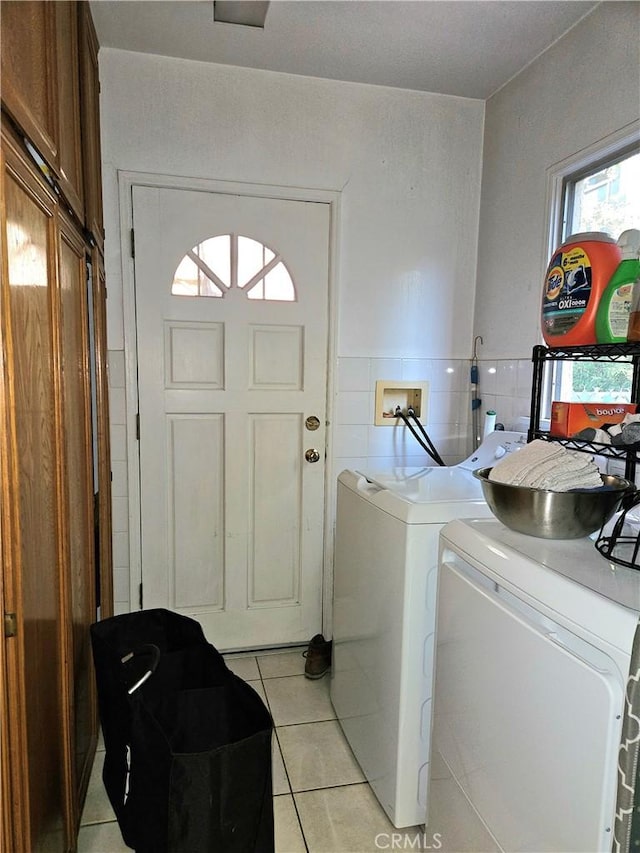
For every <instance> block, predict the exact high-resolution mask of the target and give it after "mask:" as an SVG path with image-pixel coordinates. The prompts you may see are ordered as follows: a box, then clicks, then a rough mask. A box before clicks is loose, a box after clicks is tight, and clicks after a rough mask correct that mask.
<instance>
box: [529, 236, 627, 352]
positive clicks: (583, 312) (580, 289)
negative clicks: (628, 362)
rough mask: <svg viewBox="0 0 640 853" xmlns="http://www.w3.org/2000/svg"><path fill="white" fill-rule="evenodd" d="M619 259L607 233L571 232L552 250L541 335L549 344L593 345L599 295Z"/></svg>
mask: <svg viewBox="0 0 640 853" xmlns="http://www.w3.org/2000/svg"><path fill="white" fill-rule="evenodd" d="M621 259H622V253H621V251H620V247H619V246H618V245H617V243H616V241H615V240H614V239H613V238H612V237H610V236H609V235H608V234H604V233H602V232H600V231H589V232H585V233H583V234H573V235H572V236H571V237H568V238H567V239H566V240H565V242H564V243H563V244H562V245H561V246H560V248H558V249H556V251H555V252H554V253H553V256H552V258H551V261H550V262H549V266H548V268H547V274H546V276H545V281H544V291H543V294H542V335H543V337H544V339H545V341H546V343H547V345H548V346H550V347H575V346H586V345H587V344H595V343H596V341H597V337H596V315H597V313H598V305H599V303H600V298H601V296H602V294H603V293H604V291H605V290H606V287H607V284H608V283H609V280H610V278H611V276H612V275H613V274H614V272H615V271H616V269H617V267H618V264H619V263H620V261H621Z"/></svg>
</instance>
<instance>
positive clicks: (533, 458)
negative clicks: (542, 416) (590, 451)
mask: <svg viewBox="0 0 640 853" xmlns="http://www.w3.org/2000/svg"><path fill="white" fill-rule="evenodd" d="M489 479H490V480H493V481H495V482H497V483H507V484H508V485H512V486H528V487H530V488H534V489H547V490H549V491H553V492H568V491H569V490H571V489H595V488H599V487H600V486H602V478H601V476H600V472H599V470H598V466H597V465H596V464H595V462H594V461H593V458H592V457H591V456H587V455H586V454H584V453H579V452H577V451H573V450H567V449H566V448H565V447H563V446H562V445H561V444H553V443H551V442H547V441H541V440H540V439H535V440H534V441H532V442H530V443H529V444H527V445H526V446H525V447H523V448H522V450H519V451H518V453H511V454H510V455H509V456H506V457H505V458H504V459H502V460H501V461H500V462H498V463H497V464H496V465H494V467H493V468H492V469H491V472H490V473H489Z"/></svg>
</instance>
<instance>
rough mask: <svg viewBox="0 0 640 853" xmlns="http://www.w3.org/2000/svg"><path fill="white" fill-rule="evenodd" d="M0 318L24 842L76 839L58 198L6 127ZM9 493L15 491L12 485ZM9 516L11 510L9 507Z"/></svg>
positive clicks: (13, 698)
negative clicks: (71, 803) (58, 331)
mask: <svg viewBox="0 0 640 853" xmlns="http://www.w3.org/2000/svg"><path fill="white" fill-rule="evenodd" d="M4 131H5V128H4V127H3V151H4V158H5V159H4V167H5V168H4V170H3V175H2V178H3V184H4V187H3V189H4V209H3V210H2V223H1V224H2V236H3V238H4V240H3V242H4V246H5V247H6V248H5V252H6V255H5V256H4V257H3V273H4V274H3V276H2V300H1V305H2V328H3V353H2V356H3V360H4V362H5V368H6V371H7V376H6V384H5V389H4V390H5V395H6V399H7V408H6V413H5V414H6V419H7V436H8V437H9V439H10V440H9V441H8V447H9V448H10V449H9V450H8V451H6V452H7V454H8V455H9V461H8V465H7V468H8V473H9V476H8V482H7V483H6V484H5V486H6V498H7V499H6V502H5V501H4V500H3V507H2V508H3V516H5V517H6V516H8V521H7V523H8V524H9V525H10V530H11V539H10V543H9V545H8V547H10V549H11V555H10V556H11V572H10V574H5V575H4V578H3V580H4V582H5V588H4V593H5V602H4V604H5V607H6V608H7V609H8V610H9V611H11V612H14V613H15V614H16V625H17V630H16V634H15V636H13V637H10V638H9V639H7V640H6V641H5V643H6V645H5V653H6V666H7V673H6V678H7V696H8V697H9V728H10V744H11V753H10V755H9V773H10V781H11V792H12V798H11V799H12V806H13V808H14V810H15V811H14V814H13V822H14V826H13V831H14V835H15V837H16V841H15V849H18V850H29V851H33V852H34V853H35V852H36V851H44V850H52V851H57V850H60V851H62V850H66V849H68V846H69V839H70V834H71V829H70V815H69V811H68V792H69V791H70V790H71V787H72V786H71V781H70V773H71V769H70V747H69V728H68V720H69V691H68V683H69V674H68V668H67V666H68V665H67V648H68V642H67V629H66V605H65V578H64V568H63V567H64V566H65V561H66V556H65V536H64V533H63V531H64V523H65V517H64V513H63V508H64V504H63V500H62V494H63V475H62V467H61V455H60V440H59V431H60V418H61V416H62V412H61V406H60V394H59V387H60V372H59V362H58V354H57V344H56V335H55V332H54V329H55V325H54V319H55V317H56V315H57V304H56V302H57V297H56V286H55V283H56V275H57V262H56V254H57V246H58V237H57V222H56V201H55V199H54V198H53V197H52V196H51V195H50V194H49V193H48V192H47V190H46V189H45V188H44V187H43V185H42V183H41V182H40V180H39V178H38V176H37V175H35V174H34V173H33V172H32V170H31V168H30V167H29V165H28V164H27V163H26V162H25V161H24V160H23V159H22V156H21V154H20V153H19V148H18V146H17V145H16V144H14V143H13V142H12V141H11V140H10V138H9V137H8V136H7V135H5V133H4ZM3 497H5V495H3ZM3 523H5V520H4V518H3Z"/></svg>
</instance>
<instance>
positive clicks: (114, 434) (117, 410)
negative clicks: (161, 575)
mask: <svg viewBox="0 0 640 853" xmlns="http://www.w3.org/2000/svg"><path fill="white" fill-rule="evenodd" d="M107 365H108V375H109V417H110V419H111V473H112V476H113V479H112V483H111V494H112V523H113V608H114V612H115V613H116V614H119V613H128V612H129V610H130V600H129V588H130V587H129V583H130V581H129V562H130V561H129V490H128V482H127V434H126V408H125V391H124V388H125V369H124V352H123V351H122V350H109V352H108V361H107Z"/></svg>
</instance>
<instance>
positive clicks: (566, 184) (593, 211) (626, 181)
mask: <svg viewBox="0 0 640 853" xmlns="http://www.w3.org/2000/svg"><path fill="white" fill-rule="evenodd" d="M559 211H560V215H559V216H558V220H557V222H556V225H555V229H554V231H555V234H556V245H558V246H559V245H560V244H561V243H562V242H563V241H564V240H566V239H567V237H569V236H571V235H572V234H578V233H582V232H585V231H604V232H606V233H607V234H609V236H611V237H613V238H614V239H616V240H617V239H618V237H619V236H620V234H621V233H622V232H623V231H625V230H626V229H627V228H640V148H639V146H638V145H637V143H635V144H634V145H633V146H628V145H627V146H625V147H624V148H621V149H620V150H618V151H617V152H613V153H609V154H608V155H607V157H606V158H602V157H600V158H598V157H597V156H594V157H593V158H591V160H590V162H589V163H587V164H582V165H581V167H580V168H577V169H575V170H574V171H572V172H569V173H567V174H566V175H565V176H564V180H563V183H562V199H561V205H560V206H559ZM631 374H632V366H631V365H630V364H626V363H625V364H623V363H620V362H617V363H606V364H605V363H598V362H589V363H587V362H570V361H566V362H556V363H555V368H554V371H553V376H552V378H551V382H550V388H549V401H548V402H549V404H550V402H551V400H552V399H553V400H564V401H565V402H580V401H599V402H603V403H614V402H626V403H628V402H630V394H631ZM547 414H548V413H547Z"/></svg>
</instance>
